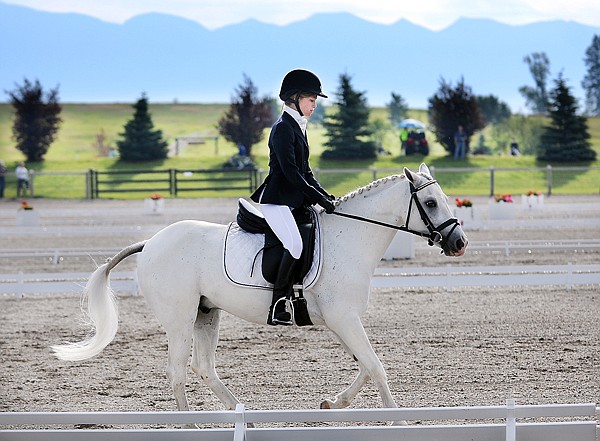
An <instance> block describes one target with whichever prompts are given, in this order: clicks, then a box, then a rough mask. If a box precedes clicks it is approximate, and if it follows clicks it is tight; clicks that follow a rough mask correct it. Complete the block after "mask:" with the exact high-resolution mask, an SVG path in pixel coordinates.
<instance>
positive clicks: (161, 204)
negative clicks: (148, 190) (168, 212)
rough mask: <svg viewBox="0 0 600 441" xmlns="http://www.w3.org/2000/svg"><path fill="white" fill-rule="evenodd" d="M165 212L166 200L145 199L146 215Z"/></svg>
mask: <svg viewBox="0 0 600 441" xmlns="http://www.w3.org/2000/svg"><path fill="white" fill-rule="evenodd" d="M164 212H165V200H164V199H162V198H161V199H151V198H147V199H144V213H146V214H163V213H164Z"/></svg>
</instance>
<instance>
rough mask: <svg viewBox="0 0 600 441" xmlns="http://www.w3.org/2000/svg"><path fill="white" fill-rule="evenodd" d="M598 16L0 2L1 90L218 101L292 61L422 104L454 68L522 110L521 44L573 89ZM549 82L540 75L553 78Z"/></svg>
mask: <svg viewBox="0 0 600 441" xmlns="http://www.w3.org/2000/svg"><path fill="white" fill-rule="evenodd" d="M595 34H600V28H599V27H591V26H587V25H583V24H579V23H575V22H570V21H547V22H538V23H533V24H527V25H518V26H516V25H507V24H502V23H499V22H496V21H493V20H489V19H464V18H463V19H459V20H457V21H456V22H455V23H453V24H452V25H450V26H448V27H447V28H445V29H443V30H440V31H431V30H428V29H426V28H424V27H420V26H417V25H415V24H413V23H411V22H409V21H406V20H400V21H397V22H395V23H393V24H390V25H384V24H377V23H373V22H369V21H366V20H363V19H360V18H358V17H356V16H354V15H351V14H347V13H327V14H316V15H313V16H311V17H310V18H308V19H305V20H301V21H297V22H294V23H291V24H288V25H285V26H278V25H273V24H266V23H263V22H259V21H256V20H247V21H244V22H241V23H238V24H234V25H229V26H224V27H222V28H218V29H215V30H208V29H207V28H205V27H203V26H202V25H201V24H199V23H197V22H195V21H192V20H188V19H185V18H182V17H176V16H172V15H167V14H158V13H150V14H143V15H139V16H136V17H134V18H132V19H130V20H128V21H126V22H125V23H123V24H114V23H108V22H105V21H101V20H98V19H95V18H92V17H89V16H85V15H81V14H72V13H50V12H41V11H38V10H34V9H30V8H27V7H22V6H16V5H10V4H7V3H3V2H0V89H1V90H2V93H1V94H0V101H6V100H7V99H8V96H7V94H6V93H5V91H7V90H13V89H14V88H15V85H16V84H22V82H23V79H24V78H27V79H29V80H35V79H39V80H40V82H41V83H42V85H43V86H44V88H48V89H49V88H53V87H56V86H57V85H58V86H59V91H60V92H59V96H60V99H61V101H62V102H134V101H135V100H136V99H138V98H139V97H140V96H141V94H142V93H144V92H145V93H146V94H147V95H148V98H149V100H150V101H151V102H173V101H178V102H194V103H209V102H220V103H227V102H229V101H230V100H231V97H232V96H234V95H235V90H236V88H237V87H238V86H239V85H240V84H241V83H242V82H243V78H244V75H247V76H248V77H249V78H250V79H251V80H252V81H253V83H254V84H255V85H256V86H257V88H258V94H259V95H260V96H263V95H269V96H274V97H275V96H276V95H277V94H278V90H279V85H280V81H281V78H282V77H283V75H284V74H285V73H286V72H287V71H289V70H291V69H293V68H298V67H300V68H306V69H310V70H312V71H314V72H315V73H317V74H318V75H319V76H320V78H321V80H322V83H323V89H324V91H325V92H326V93H328V94H329V96H330V98H333V99H330V100H326V101H325V103H326V104H327V103H332V102H334V101H335V92H336V91H337V89H338V87H339V76H340V75H341V74H343V73H346V74H348V75H350V76H351V78H352V85H353V87H354V88H355V89H356V90H359V91H362V92H364V93H365V96H366V98H367V101H368V103H369V104H370V105H373V106H381V105H384V104H385V103H387V102H389V101H390V97H391V93H392V92H394V93H398V94H400V95H401V96H402V97H403V98H404V99H405V100H406V101H407V102H408V104H409V106H410V107H414V108H425V107H427V102H428V99H429V98H430V97H431V96H432V95H433V94H434V93H435V92H436V91H437V90H438V88H439V84H440V80H441V79H444V80H445V81H446V82H450V83H452V84H456V82H457V81H459V80H460V79H461V78H464V81H465V83H466V84H467V85H469V86H470V87H471V88H472V91H473V93H474V94H476V95H490V94H492V95H495V96H497V97H498V98H499V99H500V100H502V101H504V102H506V103H508V104H509V105H510V107H511V109H512V110H513V112H519V111H525V110H526V109H525V106H524V101H523V98H522V97H521V95H520V94H519V92H518V89H519V87H521V86H523V85H529V86H533V85H534V84H533V78H532V76H531V73H530V72H529V69H528V66H527V64H526V63H525V62H524V61H523V59H524V57H525V56H526V55H529V54H531V53H533V52H545V53H546V54H547V55H548V58H549V60H550V67H551V79H552V80H553V79H555V78H556V77H557V76H558V75H559V74H560V73H562V75H563V77H564V78H566V79H567V84H568V85H569V86H570V87H571V88H572V91H573V93H574V94H575V96H577V97H578V98H580V102H581V101H582V98H583V91H582V90H581V81H582V79H583V77H584V75H585V74H586V67H585V63H584V61H583V60H584V57H585V50H586V49H587V48H588V47H589V46H590V44H591V42H592V38H593V36H594V35H595ZM552 85H553V84H552V82H550V84H549V86H550V87H552Z"/></svg>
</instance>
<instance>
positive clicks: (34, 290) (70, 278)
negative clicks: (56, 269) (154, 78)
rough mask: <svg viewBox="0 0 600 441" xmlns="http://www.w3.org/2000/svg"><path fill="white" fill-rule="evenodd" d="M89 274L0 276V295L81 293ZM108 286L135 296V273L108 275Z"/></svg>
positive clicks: (136, 286) (125, 272)
mask: <svg viewBox="0 0 600 441" xmlns="http://www.w3.org/2000/svg"><path fill="white" fill-rule="evenodd" d="M89 277H90V273H38V274H23V273H18V274H0V295H2V294H14V295H15V297H16V298H17V300H18V299H20V298H21V297H22V296H23V295H24V294H58V293H63V294H65V293H81V291H82V289H83V287H84V286H85V284H86V283H87V280H88V278H89ZM110 286H111V288H112V289H113V291H115V292H124V293H131V294H134V295H135V294H137V292H138V283H137V276H136V272H135V271H122V272H118V271H117V272H113V273H110Z"/></svg>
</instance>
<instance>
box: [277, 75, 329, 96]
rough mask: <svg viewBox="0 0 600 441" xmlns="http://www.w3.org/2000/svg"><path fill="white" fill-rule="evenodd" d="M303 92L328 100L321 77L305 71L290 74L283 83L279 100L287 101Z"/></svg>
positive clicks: (284, 78)
mask: <svg viewBox="0 0 600 441" xmlns="http://www.w3.org/2000/svg"><path fill="white" fill-rule="evenodd" d="M302 92H307V93H314V94H315V95H318V96H321V97H323V98H327V95H325V94H324V93H323V91H322V90H321V81H320V80H319V77H317V76H316V75H315V74H314V73H312V72H310V71H308V70H304V69H295V70H292V71H290V72H288V73H287V74H286V75H285V77H283V81H282V82H281V91H280V92H279V98H280V99H281V100H282V101H287V100H289V99H290V98H291V97H292V96H293V95H295V94H297V93H302Z"/></svg>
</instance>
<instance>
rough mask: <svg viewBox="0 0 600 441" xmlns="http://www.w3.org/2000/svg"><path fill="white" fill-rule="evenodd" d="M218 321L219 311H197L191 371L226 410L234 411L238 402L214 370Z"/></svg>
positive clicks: (219, 319) (219, 317) (219, 318)
mask: <svg viewBox="0 0 600 441" xmlns="http://www.w3.org/2000/svg"><path fill="white" fill-rule="evenodd" d="M220 321H221V310H219V309H211V310H210V311H209V312H208V313H204V312H202V311H198V316H197V317H196V323H195V324H194V346H193V348H194V349H193V354H192V370H193V371H194V372H195V373H196V375H198V377H200V378H201V379H202V380H203V381H204V383H206V385H207V386H208V387H209V388H210V390H211V391H212V392H213V393H214V394H215V395H216V396H217V397H218V398H219V400H221V402H222V403H223V404H224V405H225V406H226V407H227V408H228V409H231V410H234V409H235V406H236V404H238V403H239V401H238V400H237V399H236V398H235V396H234V395H233V394H232V393H231V391H230V390H229V389H228V388H227V386H225V384H223V382H222V381H221V379H220V378H219V376H218V375H217V371H216V369H215V354H216V351H217V344H218V342H219V322H220Z"/></svg>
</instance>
